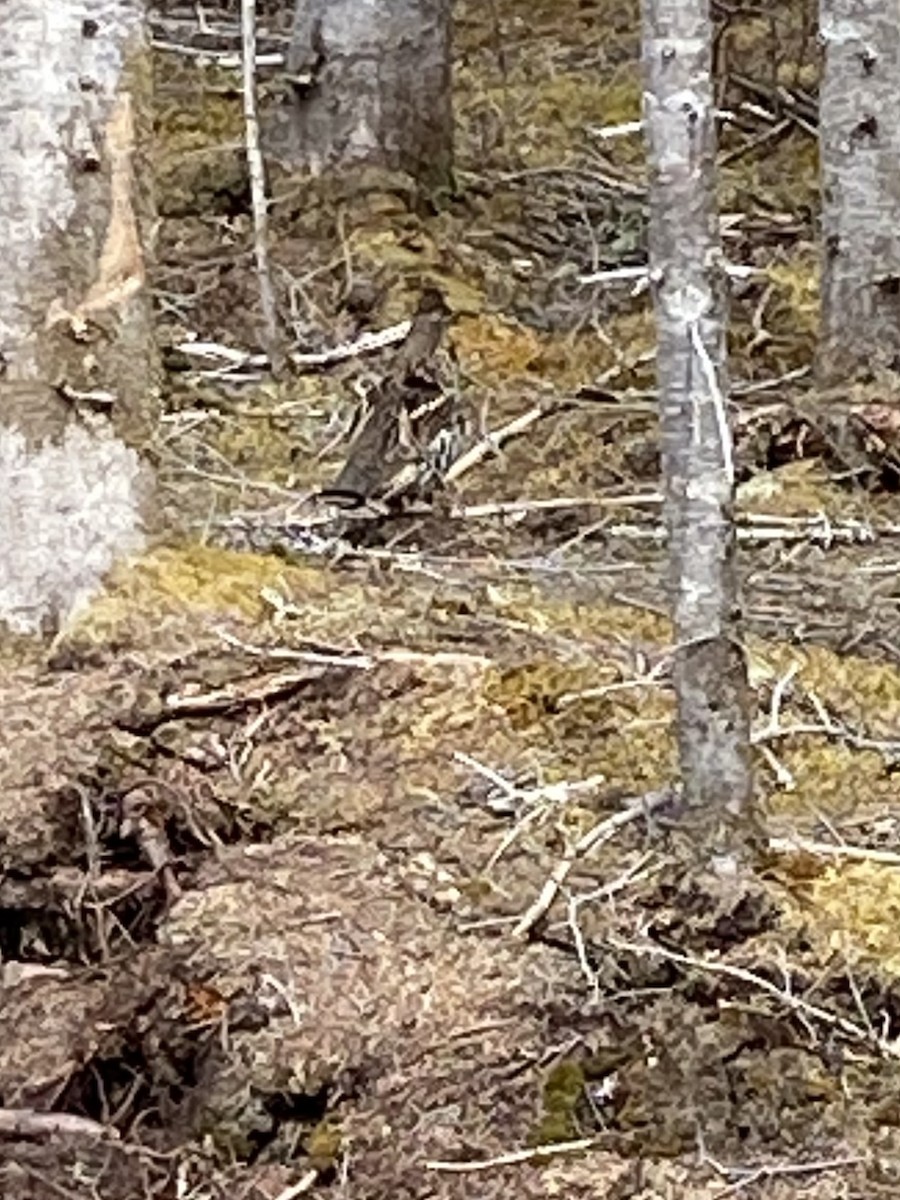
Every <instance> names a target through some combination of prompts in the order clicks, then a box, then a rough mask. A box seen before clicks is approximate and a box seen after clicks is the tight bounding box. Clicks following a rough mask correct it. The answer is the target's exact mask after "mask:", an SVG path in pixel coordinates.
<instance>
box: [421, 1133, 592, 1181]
mask: <svg viewBox="0 0 900 1200" xmlns="http://www.w3.org/2000/svg"><path fill="white" fill-rule="evenodd" d="M596 1144H597V1139H596V1138H593V1137H586V1138H578V1139H577V1140H576V1141H574V1142H549V1143H547V1145H544V1146H534V1147H532V1148H531V1149H529V1150H510V1151H508V1152H507V1153H506V1154H497V1155H495V1156H494V1157H493V1158H482V1159H470V1160H469V1161H468V1162H447V1161H445V1160H442V1159H430V1160H429V1161H428V1162H426V1163H425V1169H426V1171H447V1172H452V1173H454V1174H462V1173H463V1172H465V1171H492V1170H493V1169H494V1168H495V1167H512V1166H516V1165H517V1164H518V1163H525V1162H534V1160H535V1159H541V1158H555V1157H557V1156H558V1155H560V1154H577V1153H579V1152H580V1151H582V1150H591V1149H593V1147H594V1146H595V1145H596Z"/></svg>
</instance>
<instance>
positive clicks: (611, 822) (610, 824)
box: [513, 788, 673, 937]
mask: <svg viewBox="0 0 900 1200" xmlns="http://www.w3.org/2000/svg"><path fill="white" fill-rule="evenodd" d="M672 798H673V793H672V791H671V790H670V789H669V788H661V789H660V790H659V791H656V792H648V793H647V794H646V795H645V796H641V797H640V798H639V799H637V800H633V801H632V802H631V803H630V804H629V805H628V807H627V808H623V809H622V810H621V811H620V812H617V813H613V815H612V816H611V817H605V818H604V819H603V820H602V821H598V822H597V824H596V825H594V826H593V827H592V828H591V829H589V830H588V831H587V833H584V834H582V836H581V837H580V838H579V839H578V841H577V842H575V844H574V845H573V846H572V847H571V848H570V849H569V850H568V851H567V852H566V854H565V855H564V856H563V857H562V858H561V859H560V861H559V862H558V863H557V864H556V866H555V867H554V868H553V870H552V871H551V872H550V875H549V877H548V879H547V882H546V883H545V884H544V886H543V887H542V888H541V891H540V893H539V894H538V897H537V899H536V900H535V901H534V903H533V904H531V905H530V906H529V907H528V909H526V911H525V912H524V913H523V914H522V916H521V917H520V918H519V922H518V924H517V925H516V926H515V928H514V929H513V934H514V935H515V936H516V937H523V936H524V935H525V934H526V933H528V932H530V930H531V929H532V928H533V927H534V925H535V924H536V923H537V922H538V921H539V920H540V919H541V917H542V916H543V915H544V914H545V913H546V912H547V910H548V909H549V908H550V906H551V904H552V903H553V901H554V900H555V899H556V895H557V893H558V892H559V890H560V888H561V887H562V885H563V884H564V883H565V881H566V878H567V877H568V875H569V872H570V871H571V870H572V867H573V866H574V865H575V863H576V862H577V861H578V860H579V858H582V857H583V856H584V855H586V854H589V853H590V852H591V850H594V849H596V847H597V846H600V845H602V844H603V843H604V842H608V841H609V840H610V839H611V838H613V837H615V835H616V834H617V833H618V832H619V830H620V829H622V828H624V826H626V825H628V824H630V822H632V821H635V820H637V819H638V818H639V817H646V816H647V815H648V814H649V813H651V812H653V811H654V809H657V808H660V807H661V806H662V805H664V804H667V803H668V802H669V801H670V800H671V799H672Z"/></svg>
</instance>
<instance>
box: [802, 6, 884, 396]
mask: <svg viewBox="0 0 900 1200" xmlns="http://www.w3.org/2000/svg"><path fill="white" fill-rule="evenodd" d="M819 21H820V32H821V37H822V40H823V42H824V45H825V64H824V73H823V77H822V87H821V96H820V130H821V132H820V139H821V164H822V165H821V172H822V232H823V246H824V253H823V263H822V326H821V336H820V341H819V359H818V364H817V365H818V369H819V374H820V377H821V379H822V381H823V382H824V383H826V384H833V383H841V382H844V381H846V380H848V379H850V378H853V377H857V376H859V375H867V374H869V373H870V372H872V370H873V369H877V368H881V369H882V370H883V369H884V368H888V369H891V370H894V371H900V234H898V230H900V107H898V103H897V89H898V86H900V17H898V14H897V6H896V5H895V4H888V3H886V2H885V0H821V3H820V10H819Z"/></svg>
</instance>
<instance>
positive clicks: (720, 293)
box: [643, 0, 752, 862]
mask: <svg viewBox="0 0 900 1200" xmlns="http://www.w3.org/2000/svg"><path fill="white" fill-rule="evenodd" d="M711 33H712V27H711V22H710V17H709V3H708V0H644V3H643V36H644V42H643V60H644V119H645V127H646V136H647V145H648V154H649V166H650V227H649V250H650V268H651V279H652V283H653V291H654V303H655V309H656V322H657V334H658V350H657V377H658V382H659V393H660V420H661V439H662V469H663V475H664V483H665V496H666V501H665V504H666V509H665V511H666V524H667V530H668V537H669V555H670V577H669V586H670V598H671V609H672V616H673V624H674V630H675V639H676V643H677V646H676V650H675V660H674V681H675V688H676V693H677V704H678V742H679V751H680V761H681V770H682V782H683V787H684V820H683V824H684V827H685V829H686V830H687V832H688V835H689V837H688V841H689V844H690V845H691V846H692V847H693V849H694V850H696V852H697V853H698V854H700V855H701V856H702V857H703V858H704V859H705V860H706V861H707V862H715V861H716V860H717V859H721V860H722V861H723V862H726V861H727V862H733V860H734V858H735V856H737V857H738V858H740V857H741V855H740V848H741V846H742V844H743V839H744V835H745V834H746V832H747V829H748V825H749V823H750V822H751V821H752V775H751V768H750V718H749V703H748V685H747V678H746V665H745V659H744V654H743V651H742V649H741V647H740V645H739V644H738V642H737V630H736V600H737V594H736V583H735V574H734V563H733V554H734V528H733V520H732V499H733V494H734V472H733V466H732V459H731V432H730V428H729V421H728V412H727V409H728V400H727V395H728V383H727V377H726V374H727V373H726V345H725V334H726V321H727V276H726V273H725V270H724V261H723V257H722V252H721V247H720V242H719V233H718V213H717V206H716V195H715V151H716V130H715V114H714V110H713V92H712V81H711V77H710V63H711V57H710V56H711V50H710V47H711Z"/></svg>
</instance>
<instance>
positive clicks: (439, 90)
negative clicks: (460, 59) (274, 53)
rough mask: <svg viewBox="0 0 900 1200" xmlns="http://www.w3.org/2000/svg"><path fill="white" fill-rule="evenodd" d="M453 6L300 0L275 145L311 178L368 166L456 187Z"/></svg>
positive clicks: (427, 1) (422, 0)
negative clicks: (339, 169) (452, 178)
mask: <svg viewBox="0 0 900 1200" xmlns="http://www.w3.org/2000/svg"><path fill="white" fill-rule="evenodd" d="M450 16H451V0H296V9H295V18H294V27H293V31H292V38H291V49H290V53H289V69H288V75H289V86H288V91H287V94H286V98H285V103H284V106H283V108H282V109H281V110H280V111H279V112H278V113H276V115H275V117H274V118H273V120H272V122H271V124H270V126H269V128H268V136H267V143H268V147H269V148H270V149H271V150H272V151H273V152H274V153H275V154H276V155H277V156H278V157H279V158H280V159H281V160H282V161H283V162H284V163H285V164H286V165H288V166H291V167H295V168H305V169H308V170H310V171H311V172H312V173H314V174H320V173H322V172H323V171H325V170H327V169H330V168H334V167H346V166H350V165H352V164H365V165H371V166H376V167H381V168H384V169H386V170H390V171H403V172H405V173H406V174H408V175H410V176H411V177H412V178H413V179H415V180H416V181H417V182H419V183H420V184H422V185H424V186H425V187H426V188H430V189H436V188H440V187H443V186H446V185H448V184H449V182H450V176H451V170H452V165H453V114H452V106H451V96H450V69H451V22H450Z"/></svg>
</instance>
